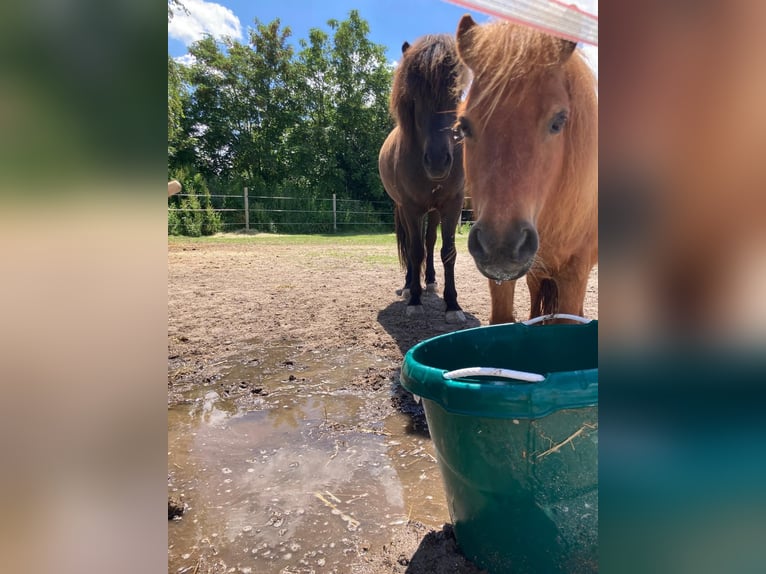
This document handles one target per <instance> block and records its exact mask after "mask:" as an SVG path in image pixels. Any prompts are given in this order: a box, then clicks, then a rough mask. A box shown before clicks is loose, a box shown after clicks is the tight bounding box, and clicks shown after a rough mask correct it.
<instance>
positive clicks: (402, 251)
mask: <svg viewBox="0 0 766 574" xmlns="http://www.w3.org/2000/svg"><path fill="white" fill-rule="evenodd" d="M394 227H395V228H396V246H397V248H398V249H399V265H401V266H402V268H403V269H406V268H407V235H406V233H405V230H404V224H403V223H402V218H401V216H400V215H399V206H398V205H395V206H394Z"/></svg>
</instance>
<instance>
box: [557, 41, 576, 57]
mask: <svg viewBox="0 0 766 574" xmlns="http://www.w3.org/2000/svg"><path fill="white" fill-rule="evenodd" d="M560 42H561V44H560V46H561V52H560V54H561V61H562V62H566V61H567V60H568V59H569V57H570V56H571V55H572V54H573V53H574V51H575V48H577V42H570V41H569V40H564V39H562V40H560Z"/></svg>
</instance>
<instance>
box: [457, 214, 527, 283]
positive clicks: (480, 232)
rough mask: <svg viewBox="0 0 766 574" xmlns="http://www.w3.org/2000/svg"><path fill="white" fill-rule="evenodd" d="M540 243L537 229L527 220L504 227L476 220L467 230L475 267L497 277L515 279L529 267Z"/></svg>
mask: <svg viewBox="0 0 766 574" xmlns="http://www.w3.org/2000/svg"><path fill="white" fill-rule="evenodd" d="M538 245H539V237H538V235H537V230H536V229H535V226H534V225H532V224H531V223H529V222H528V221H517V222H514V223H512V224H511V225H509V226H507V227H503V228H502V229H497V228H496V227H494V226H492V227H490V226H489V225H486V224H485V223H483V222H481V221H477V222H476V223H474V225H473V227H471V231H470V233H469V234H468V251H469V253H470V254H471V256H472V257H473V259H474V262H475V263H476V267H477V268H478V269H479V271H481V273H482V274H483V275H484V276H485V277H488V278H490V279H494V280H496V281H512V280H514V279H518V278H519V277H521V276H522V275H524V274H525V273H526V272H527V271H529V268H530V267H532V262H533V261H534V257H535V254H536V253H537V248H538Z"/></svg>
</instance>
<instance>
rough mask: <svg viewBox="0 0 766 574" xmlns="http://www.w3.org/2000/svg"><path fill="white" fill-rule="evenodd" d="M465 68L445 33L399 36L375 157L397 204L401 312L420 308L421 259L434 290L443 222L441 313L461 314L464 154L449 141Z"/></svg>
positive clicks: (455, 317)
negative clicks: (387, 114) (390, 124)
mask: <svg viewBox="0 0 766 574" xmlns="http://www.w3.org/2000/svg"><path fill="white" fill-rule="evenodd" d="M463 70H464V68H463V66H462V64H461V63H460V59H459V58H458V55H457V49H456V46H455V40H454V39H453V38H452V37H451V36H449V35H447V34H441V35H428V36H424V37H422V38H420V39H419V40H418V41H417V42H415V44H413V45H412V46H410V45H409V44H408V43H407V42H405V43H404V45H403V46H402V59H401V61H400V62H399V66H398V67H397V69H396V72H395V74H394V85H393V87H392V90H391V106H390V109H391V115H392V116H393V117H394V119H395V121H396V127H395V128H394V129H393V131H392V132H391V133H390V134H389V135H388V137H387V138H386V141H385V142H384V143H383V147H382V148H381V150H380V157H379V169H380V179H381V180H382V181H383V186H384V187H385V188H386V192H387V193H388V195H389V196H390V197H391V199H393V200H394V202H395V203H396V207H395V212H394V214H395V222H396V237H397V243H398V246H399V260H400V261H401V263H402V265H403V266H405V265H406V268H407V277H406V280H405V286H404V290H403V291H404V295H405V296H407V295H409V302H408V304H407V315H408V316H409V315H412V314H414V313H422V312H423V305H422V303H421V300H420V299H421V295H422V292H423V287H422V285H421V282H420V277H421V273H422V268H423V263H424V260H425V262H426V284H427V285H428V289H429V290H435V287H436V272H435V270H434V264H433V251H434V245H435V243H436V229H437V225H438V224H439V223H440V222H441V234H442V249H441V259H442V263H443V264H444V283H445V285H444V301H445V303H446V305H447V309H446V316H445V318H446V320H447V322H450V323H455V322H463V321H465V316H464V315H463V312H462V310H461V309H460V305H458V302H457V290H456V289H455V257H456V255H457V253H456V251H455V230H456V228H457V223H458V220H459V219H460V210H461V208H462V206H463V157H462V153H461V149H460V146H457V147H456V146H455V145H454V144H455V141H454V135H453V131H452V126H453V124H454V123H455V119H456V117H457V115H456V114H457V106H458V103H459V91H458V86H459V84H460V77H461V76H462V73H463ZM426 220H427V227H426V226H425V223H426ZM424 227H426V229H425V245H424Z"/></svg>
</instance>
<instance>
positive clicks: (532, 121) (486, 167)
mask: <svg viewBox="0 0 766 574" xmlns="http://www.w3.org/2000/svg"><path fill="white" fill-rule="evenodd" d="M469 20H470V18H469ZM464 22H465V17H464V19H463V20H461V23H460V27H459V28H458V47H459V50H460V55H461V57H462V58H463V59H464V61H465V62H466V64H467V65H468V67H469V68H470V69H471V70H472V71H474V74H475V75H474V79H473V82H472V84H471V87H470V89H469V91H468V94H467V96H466V100H465V102H464V103H463V105H462V107H461V111H460V113H459V115H458V118H457V122H456V124H455V130H456V133H457V136H458V138H459V139H460V140H461V141H462V145H463V154H464V158H465V177H466V189H467V193H468V194H469V195H470V196H471V199H472V202H473V207H474V213H475V215H476V222H475V223H474V225H473V227H472V228H471V232H470V234H469V236H468V249H469V252H470V253H471V255H472V256H473V258H474V261H475V262H476V266H477V267H478V269H479V270H480V271H481V272H482V273H483V274H484V275H485V276H486V277H488V278H490V279H495V280H498V281H510V280H514V279H517V278H519V277H521V276H522V275H524V274H526V273H527V272H528V271H529V269H530V268H531V267H532V265H533V263H534V262H535V256H536V254H537V251H538V247H539V236H538V232H537V220H538V216H539V214H540V212H541V210H542V208H543V206H544V205H545V203H546V201H548V200H549V199H550V197H551V195H552V191H553V189H554V188H555V187H556V185H558V183H559V181H560V177H561V173H562V170H563V167H564V161H565V131H566V130H567V129H568V128H567V122H568V120H569V119H570V112H571V110H570V99H569V95H568V89H567V80H566V75H565V71H564V68H563V65H547V66H545V69H544V71H543V72H540V73H537V74H535V75H534V77H532V78H520V79H519V80H515V81H514V82H513V83H510V82H508V81H507V78H508V75H506V76H505V77H504V76H503V74H510V71H509V70H507V69H503V68H498V70H497V71H496V72H495V73H494V74H493V73H491V71H488V70H490V68H491V67H492V64H493V62H492V61H491V60H492V58H493V56H492V54H490V53H485V52H483V51H482V52H480V51H479V50H477V49H475V47H474V46H473V45H472V42H473V40H475V36H474V35H473V34H470V33H468V32H469V31H471V32H474V33H475V32H478V31H479V27H478V26H476V27H474V24H473V20H470V23H467V24H465V25H464ZM471 29H472V30H471ZM568 44H570V45H571V43H568ZM482 49H484V46H482ZM572 49H573V45H572V46H571V47H570V46H565V45H562V64H563V62H564V61H565V60H566V59H567V58H568V56H569V55H571V50H572ZM567 50H568V52H567ZM477 71H478V73H477ZM512 84H513V85H512ZM549 209H550V208H549ZM543 264H544V262H543Z"/></svg>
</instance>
